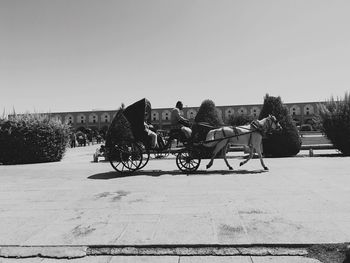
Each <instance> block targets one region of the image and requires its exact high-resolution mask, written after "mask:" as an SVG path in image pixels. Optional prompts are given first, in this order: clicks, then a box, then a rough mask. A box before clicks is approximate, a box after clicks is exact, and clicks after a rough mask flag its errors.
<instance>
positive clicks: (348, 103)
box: [319, 93, 350, 156]
mask: <svg viewBox="0 0 350 263" xmlns="http://www.w3.org/2000/svg"><path fill="white" fill-rule="evenodd" d="M319 112H320V121H321V130H322V131H323V132H324V133H325V134H326V136H327V138H328V139H329V140H330V141H331V142H332V143H333V145H334V146H335V147H336V148H337V149H338V150H339V151H341V152H342V153H343V154H344V155H347V156H349V155H350V94H349V93H345V96H344V98H343V99H337V100H335V99H334V98H333V97H332V98H331V99H330V100H329V101H327V102H326V103H325V104H322V105H321V104H320V105H319Z"/></svg>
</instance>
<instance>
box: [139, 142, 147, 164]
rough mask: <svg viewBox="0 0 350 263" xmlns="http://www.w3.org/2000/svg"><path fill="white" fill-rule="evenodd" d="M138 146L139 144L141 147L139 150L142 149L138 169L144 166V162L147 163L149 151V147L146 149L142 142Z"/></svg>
mask: <svg viewBox="0 0 350 263" xmlns="http://www.w3.org/2000/svg"><path fill="white" fill-rule="evenodd" d="M139 146H140V148H141V150H142V161H141V163H140V166H139V168H138V169H142V168H143V167H145V166H146V164H147V163H148V161H149V156H150V151H149V149H147V147H146V146H145V145H144V144H142V143H140V145H139Z"/></svg>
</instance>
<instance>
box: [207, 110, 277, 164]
mask: <svg viewBox="0 0 350 263" xmlns="http://www.w3.org/2000/svg"><path fill="white" fill-rule="evenodd" d="M280 129H282V127H281V125H280V124H279V123H278V122H277V120H276V118H275V116H272V115H269V116H268V117H266V118H264V119H262V120H257V121H253V122H252V123H251V124H248V125H243V126H237V127H232V126H231V127H228V126H225V127H222V128H218V129H214V130H211V131H209V133H208V135H207V138H206V142H205V143H204V146H206V147H214V146H215V148H214V150H213V155H212V157H211V159H210V162H209V163H208V164H207V169H208V168H210V167H211V166H212V165H213V162H214V158H215V156H216V155H217V154H218V152H219V151H220V150H222V149H223V151H224V152H223V153H224V160H225V163H226V165H227V167H228V168H229V169H230V170H233V168H232V167H231V166H230V165H229V163H228V161H227V158H226V152H227V148H228V146H229V145H230V144H232V145H243V146H246V147H249V157H248V158H247V159H246V160H245V161H242V162H241V163H240V166H242V165H243V164H246V163H247V162H248V161H249V160H250V159H251V158H252V157H253V154H254V150H255V152H256V153H257V154H258V155H259V158H260V162H261V165H262V167H263V168H264V169H265V170H268V168H267V167H266V165H265V164H264V161H263V159H262V149H261V148H262V138H263V136H264V135H265V134H267V133H269V132H271V131H273V130H280Z"/></svg>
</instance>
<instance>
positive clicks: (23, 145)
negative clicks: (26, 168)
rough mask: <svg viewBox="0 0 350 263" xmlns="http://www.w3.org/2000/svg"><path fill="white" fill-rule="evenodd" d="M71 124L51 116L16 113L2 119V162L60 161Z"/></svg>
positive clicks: (0, 152)
mask: <svg viewBox="0 0 350 263" xmlns="http://www.w3.org/2000/svg"><path fill="white" fill-rule="evenodd" d="M69 129H70V127H69V126H68V125H66V124H62V123H61V122H60V121H57V120H52V119H50V118H49V117H48V116H45V115H44V116H42V115H38V114H25V115H15V116H12V117H11V118H10V119H9V120H6V119H2V120H0V163H2V164H28V163H42V162H56V161H60V160H61V159H62V157H63V155H64V153H65V151H66V148H67V145H68V141H69V133H70V130H69Z"/></svg>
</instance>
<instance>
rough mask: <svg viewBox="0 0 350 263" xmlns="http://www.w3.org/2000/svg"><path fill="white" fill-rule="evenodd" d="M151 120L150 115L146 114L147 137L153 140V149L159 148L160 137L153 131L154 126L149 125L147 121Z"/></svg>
mask: <svg viewBox="0 0 350 263" xmlns="http://www.w3.org/2000/svg"><path fill="white" fill-rule="evenodd" d="M148 118H149V114H148V111H146V112H145V121H144V125H145V132H146V133H147V135H148V136H149V137H150V138H151V147H152V148H153V149H155V148H159V146H158V138H157V137H158V136H157V133H155V132H154V131H153V129H154V128H153V125H152V124H148V123H147V120H148Z"/></svg>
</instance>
